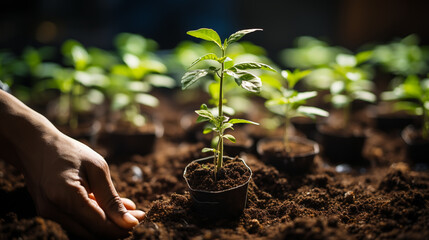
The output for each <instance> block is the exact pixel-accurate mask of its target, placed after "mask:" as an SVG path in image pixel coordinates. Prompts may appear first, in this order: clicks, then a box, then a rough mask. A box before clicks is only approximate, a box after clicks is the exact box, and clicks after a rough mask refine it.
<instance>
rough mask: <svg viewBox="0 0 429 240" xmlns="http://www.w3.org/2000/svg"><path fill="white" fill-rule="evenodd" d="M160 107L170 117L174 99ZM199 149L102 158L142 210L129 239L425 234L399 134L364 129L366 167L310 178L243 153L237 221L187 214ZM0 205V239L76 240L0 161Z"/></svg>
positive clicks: (322, 168)
mask: <svg viewBox="0 0 429 240" xmlns="http://www.w3.org/2000/svg"><path fill="white" fill-rule="evenodd" d="M161 102H162V103H163V105H164V106H163V107H164V108H165V109H167V110H169V111H170V112H174V109H175V108H176V105H174V102H173V100H172V101H170V102H169V101H167V100H166V101H164V100H163V101H161ZM163 111H164V110H163ZM176 119H180V118H179V117H177V118H176ZM172 122H174V121H172ZM177 127H178V128H179V125H178V126H177ZM91 147H94V148H95V149H97V151H103V148H102V147H96V146H91ZM203 147H205V145H204V144H202V143H199V142H196V143H193V142H186V141H185V140H180V139H177V138H176V139H174V141H173V140H172V139H171V138H167V137H162V138H159V139H157V140H156V142H155V146H154V150H153V152H151V153H149V154H146V155H139V154H130V155H128V156H121V157H120V161H118V160H117V159H116V158H115V157H110V156H106V154H107V153H106V154H104V156H106V159H107V160H108V162H109V165H110V171H111V176H112V179H113V182H114V184H115V187H116V189H117V191H118V193H119V194H120V195H121V196H122V197H128V198H130V199H132V200H133V201H134V202H135V203H136V205H137V208H139V209H142V210H144V211H146V213H147V217H146V219H145V220H144V221H143V222H142V223H141V224H140V225H138V226H137V227H136V228H135V229H134V230H133V231H132V235H131V236H130V237H129V238H128V239H130V240H131V239H194V240H197V239H428V238H429V227H428V223H429V172H428V170H425V171H417V170H416V169H415V168H414V167H413V165H412V163H411V162H410V161H409V160H408V159H407V154H406V146H405V144H404V142H403V141H402V139H401V138H400V136H399V134H398V133H396V132H395V133H386V132H379V131H376V130H374V131H370V132H369V135H368V141H366V143H365V147H364V158H365V159H367V160H368V161H370V162H371V164H370V166H368V167H366V168H362V167H356V168H352V169H351V170H350V171H346V172H342V171H340V172H337V171H336V166H333V165H329V164H327V160H326V159H325V158H324V156H323V155H322V156H318V157H316V159H315V161H316V164H315V169H314V170H313V171H312V172H310V173H307V174H305V175H300V176H294V175H288V174H286V173H284V172H281V171H278V170H277V169H276V168H274V167H272V166H269V165H267V164H265V163H264V162H263V161H261V160H260V157H259V156H258V155H256V154H243V155H242V158H243V159H244V160H245V161H246V163H247V165H248V166H249V167H250V168H251V169H252V172H253V176H252V180H251V181H250V184H249V193H248V201H247V206H246V208H245V209H244V212H243V214H242V215H241V216H240V218H238V219H235V220H230V219H221V220H218V221H215V222H213V221H211V222H210V221H206V220H204V219H201V218H199V217H198V216H197V215H196V214H194V212H193V211H192V210H191V197H190V195H189V192H188V191H187V186H186V182H185V180H184V179H183V177H182V174H183V170H184V168H185V166H186V165H187V164H189V163H190V162H191V161H192V160H195V159H198V158H201V157H205V156H208V155H207V154H203V153H201V149H202V148H203ZM104 150H105V149H104ZM106 152H108V151H106ZM0 201H1V204H0V239H74V237H73V236H72V235H71V234H70V233H68V232H66V231H65V230H64V229H63V228H62V227H61V226H60V225H59V224H57V223H55V222H54V221H51V220H48V219H45V218H41V217H39V216H37V214H36V210H35V207H34V204H33V203H32V201H31V198H30V196H29V194H28V191H27V190H26V184H25V182H24V179H23V177H22V175H21V174H20V173H19V172H18V171H17V170H16V169H15V168H13V167H12V166H10V165H8V164H6V163H5V162H3V161H0Z"/></svg>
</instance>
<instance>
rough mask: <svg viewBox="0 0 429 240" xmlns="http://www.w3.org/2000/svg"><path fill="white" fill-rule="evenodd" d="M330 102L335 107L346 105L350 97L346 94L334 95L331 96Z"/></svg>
mask: <svg viewBox="0 0 429 240" xmlns="http://www.w3.org/2000/svg"><path fill="white" fill-rule="evenodd" d="M331 102H332V104H333V105H334V107H336V108H342V107H344V106H347V104H349V103H350V98H349V97H348V96H346V95H342V94H339V95H334V96H332V98H331Z"/></svg>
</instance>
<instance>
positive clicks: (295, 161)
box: [257, 137, 319, 174]
mask: <svg viewBox="0 0 429 240" xmlns="http://www.w3.org/2000/svg"><path fill="white" fill-rule="evenodd" d="M289 143H290V144H291V145H292V146H291V147H292V148H294V146H295V150H297V149H298V147H300V148H302V147H304V150H303V151H298V152H296V153H294V150H291V153H288V154H287V153H286V151H285V149H284V139H283V138H281V137H278V138H264V139H262V140H260V141H259V142H258V145H257V151H258V154H259V155H260V156H261V158H262V160H263V161H265V162H266V163H268V164H270V165H273V166H274V167H276V168H277V169H279V170H281V171H284V172H287V173H290V174H301V173H307V172H309V171H311V170H312V169H313V168H314V157H315V156H316V155H317V154H318V153H319V144H317V143H316V142H314V141H312V140H309V139H305V138H302V137H291V138H289ZM270 145H271V146H274V145H278V146H279V147H280V148H277V147H276V148H275V149H273V147H270Z"/></svg>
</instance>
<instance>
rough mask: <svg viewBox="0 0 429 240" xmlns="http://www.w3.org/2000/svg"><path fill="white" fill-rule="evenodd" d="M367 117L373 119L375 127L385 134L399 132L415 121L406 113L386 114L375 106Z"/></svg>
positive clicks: (369, 110) (368, 111)
mask: <svg viewBox="0 0 429 240" xmlns="http://www.w3.org/2000/svg"><path fill="white" fill-rule="evenodd" d="M367 115H368V117H369V118H370V119H372V121H373V123H374V127H375V128H376V129H379V130H381V131H384V132H391V131H395V130H396V131H399V130H401V129H404V128H405V127H406V126H408V125H410V124H412V123H413V122H414V121H415V118H413V117H412V116H410V115H407V114H405V113H403V114H400V113H397V112H391V113H385V112H382V110H379V108H377V107H375V106H372V107H369V108H368V110H367Z"/></svg>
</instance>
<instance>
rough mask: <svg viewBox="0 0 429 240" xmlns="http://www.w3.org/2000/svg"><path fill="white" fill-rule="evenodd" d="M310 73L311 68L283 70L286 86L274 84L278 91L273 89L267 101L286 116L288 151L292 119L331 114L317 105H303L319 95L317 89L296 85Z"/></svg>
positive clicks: (286, 148)
mask: <svg viewBox="0 0 429 240" xmlns="http://www.w3.org/2000/svg"><path fill="white" fill-rule="evenodd" d="M309 73H310V70H306V71H300V70H299V69H296V70H295V71H294V72H291V71H289V70H284V71H282V72H281V74H282V76H283V77H284V78H285V79H286V84H285V86H282V85H281V84H275V85H274V84H273V85H271V86H273V87H274V88H275V89H276V90H277V91H271V92H272V94H271V96H270V99H268V100H267V101H266V103H265V104H266V106H267V108H268V109H270V110H271V111H272V112H274V113H276V114H279V115H281V116H283V117H284V123H285V132H284V147H285V150H286V152H290V150H291V149H290V146H289V131H288V128H289V126H290V120H291V119H292V118H294V117H298V116H306V117H310V118H315V117H316V116H322V117H327V116H328V115H329V114H328V112H326V111H325V110H322V109H320V108H317V107H311V106H303V105H304V104H305V103H306V100H307V99H310V98H313V97H315V96H316V95H317V92H316V91H309V92H299V91H298V90H295V89H294V87H295V85H296V84H297V83H298V81H299V80H301V79H302V78H304V77H305V76H306V75H308V74H309Z"/></svg>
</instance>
